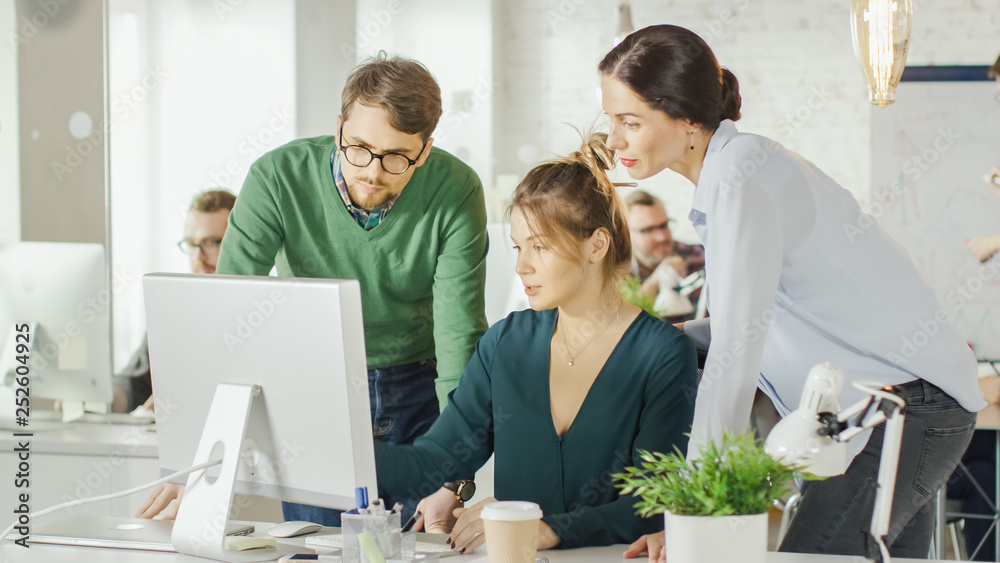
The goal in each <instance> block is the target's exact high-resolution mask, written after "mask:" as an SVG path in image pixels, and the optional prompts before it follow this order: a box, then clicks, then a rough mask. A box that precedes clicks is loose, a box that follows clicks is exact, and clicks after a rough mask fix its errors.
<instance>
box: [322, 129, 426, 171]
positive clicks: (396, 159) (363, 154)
mask: <svg viewBox="0 0 1000 563" xmlns="http://www.w3.org/2000/svg"><path fill="white" fill-rule="evenodd" d="M343 139H344V126H343V125H341V126H340V141H341V145H340V150H341V151H342V152H343V153H344V158H346V159H347V162H349V163H351V165H353V166H357V167H358V168H364V167H365V166H368V165H369V164H371V162H372V160H374V159H376V158H377V159H378V160H379V164H381V165H382V170H385V171H386V172H388V173H389V174H402V173H404V172H406V171H407V170H409V169H410V167H411V166H413V165H414V164H416V163H417V161H416V160H413V159H412V158H410V157H408V156H406V155H405V154H399V153H398V152H388V153H385V154H376V153H373V152H372V151H371V150H369V149H368V148H367V147H362V146H361V145H347V146H344V144H343ZM426 148H427V141H424V146H422V147H420V152H418V153H417V158H420V155H422V154H424V149H426Z"/></svg>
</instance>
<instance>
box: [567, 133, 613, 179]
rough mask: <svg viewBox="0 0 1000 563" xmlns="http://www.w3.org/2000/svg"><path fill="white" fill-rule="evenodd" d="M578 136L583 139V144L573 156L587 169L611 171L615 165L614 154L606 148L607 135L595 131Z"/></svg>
mask: <svg viewBox="0 0 1000 563" xmlns="http://www.w3.org/2000/svg"><path fill="white" fill-rule="evenodd" d="M580 136H581V137H583V144H582V145H580V150H579V151H578V152H576V153H574V154H573V156H575V157H578V158H580V159H581V160H582V161H583V163H584V164H586V165H587V167H588V168H591V169H598V170H601V171H607V170H611V168H612V167H613V166H614V165H615V153H614V151H612V150H611V149H609V148H608V134H607V133H598V132H596V131H595V132H591V133H590V134H588V135H584V134H582V133H581V135H580Z"/></svg>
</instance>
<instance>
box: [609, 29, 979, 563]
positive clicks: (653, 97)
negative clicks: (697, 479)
mask: <svg viewBox="0 0 1000 563" xmlns="http://www.w3.org/2000/svg"><path fill="white" fill-rule="evenodd" d="M598 68H599V70H600V72H601V75H602V77H601V85H602V88H603V106H604V110H605V112H606V113H607V114H608V116H609V118H610V120H611V134H610V137H609V139H608V146H609V147H610V148H612V149H614V150H615V151H616V152H617V156H618V158H619V159H620V161H621V163H622V164H623V165H624V166H626V167H627V168H628V173H629V176H631V177H632V178H634V179H643V178H648V177H650V176H652V175H654V174H656V173H658V172H660V171H662V170H664V169H666V168H669V169H671V170H673V171H675V172H677V173H679V174H681V175H682V176H684V177H685V178H687V179H688V180H690V181H691V183H692V184H694V185H695V191H694V200H693V204H692V210H691V213H690V216H689V218H690V219H691V221H692V223H693V224H694V228H695V230H696V231H697V232H698V235H699V236H700V237H701V240H702V242H703V243H704V244H705V251H706V271H707V274H708V286H709V290H708V296H709V308H710V311H711V318H710V319H704V320H703V321H691V322H688V323H685V325H684V326H683V329H684V332H685V333H686V334H687V335H688V336H690V337H691V338H692V339H694V340H695V341H696V342H698V343H699V344H701V345H702V346H706V345H709V343H710V346H709V347H708V350H709V351H708V359H707V362H706V365H705V371H704V376H703V378H702V381H701V384H700V387H699V390H698V398H697V400H696V404H695V416H694V425H693V428H692V439H691V441H690V443H689V447H688V452H689V455H691V453H692V452H697V451H698V448H699V446H700V444H701V443H702V442H704V441H706V440H719V439H720V438H721V436H722V433H723V431H724V430H733V431H743V430H745V429H746V428H747V423H748V420H749V416H750V408H751V404H752V402H753V397H754V391H755V389H757V388H760V389H762V390H763V391H764V392H765V393H767V395H768V396H769V397H770V398H771V400H772V401H773V402H774V405H775V407H776V408H777V410H778V411H779V412H780V413H781V414H782V415H786V414H788V413H789V412H790V411H791V410H793V409H794V408H795V407H796V406H797V405H798V401H799V397H800V395H801V393H802V388H803V386H804V383H805V380H806V374H807V373H808V372H809V369H810V368H811V367H812V366H813V365H815V364H817V363H820V362H831V363H832V364H834V365H835V366H837V367H839V368H840V369H841V370H843V372H844V374H845V377H846V379H847V381H846V382H845V389H844V396H843V398H842V401H843V403H842V404H844V405H849V404H852V403H853V402H854V401H855V400H857V399H860V398H861V394H860V392H858V391H856V390H854V389H853V388H852V387H851V386H850V385H849V383H851V382H853V381H861V380H875V381H879V382H882V383H884V384H887V385H895V386H896V389H897V390H898V391H899V392H900V393H901V394H902V395H903V397H904V398H905V399H906V401H907V405H908V409H907V413H906V414H907V416H906V427H905V431H904V436H903V443H902V453H901V454H900V463H899V474H898V478H897V481H896V491H895V499H894V502H893V507H892V522H891V526H890V533H889V536H888V537H887V539H886V545H888V546H889V550H890V553H891V554H892V555H893V556H899V557H916V558H923V557H926V555H927V552H928V547H929V542H930V537H931V527H932V512H933V511H932V503H930V500H931V499H932V498H933V497H934V494H935V493H936V491H937V490H938V488H939V487H940V486H941V485H943V484H944V482H945V481H946V480H947V479H948V476H949V475H950V474H951V472H952V470H953V469H954V468H955V466H956V463H957V462H958V460H959V458H960V457H961V456H962V452H963V451H964V450H965V447H966V444H967V443H968V441H969V437H970V436H971V435H972V430H973V427H974V425H975V421H976V417H975V414H974V412H975V411H977V410H979V409H981V408H982V407H984V406H985V405H986V403H985V402H984V401H983V398H982V394H981V392H980V391H979V388H978V386H977V384H976V361H975V358H974V356H973V354H972V352H971V351H970V350H969V348H968V347H967V346H966V345H965V343H964V341H963V339H962V338H961V337H960V336H959V334H958V333H957V331H956V330H955V329H954V327H953V326H952V325H951V323H950V321H949V319H948V318H947V317H948V315H947V314H946V313H945V312H944V311H942V310H940V309H939V307H938V305H937V303H936V301H935V297H934V294H933V292H932V291H931V290H930V289H929V288H928V287H927V285H926V284H925V283H924V282H923V281H922V280H921V278H920V276H919V274H918V273H917V271H916V269H915V268H914V266H913V264H912V263H911V262H910V259H909V258H908V257H907V256H906V255H905V254H904V253H903V252H902V251H901V250H900V249H899V247H898V246H896V244H895V243H894V242H893V241H892V240H891V239H890V238H889V236H888V235H887V234H886V233H885V232H883V231H882V230H881V229H879V228H878V226H877V225H874V221H873V220H872V219H871V218H870V217H868V216H866V215H865V214H864V213H863V212H862V211H861V209H860V207H859V206H858V203H857V202H856V201H855V199H854V197H852V195H851V194H850V192H848V191H847V190H845V189H843V188H842V187H840V186H839V185H838V184H837V183H836V182H834V181H833V180H832V179H831V178H830V177H829V176H827V175H826V174H824V173H823V172H822V171H821V170H819V169H818V168H816V166H815V165H813V164H812V163H811V162H809V161H807V160H805V159H804V158H802V157H801V156H799V155H797V154H795V153H793V152H791V151H789V150H787V149H785V148H784V147H782V146H781V145H779V144H778V143H776V142H774V141H772V140H769V139H766V138H764V137H760V136H757V135H749V134H742V133H739V132H737V130H736V126H735V125H734V124H733V122H734V121H735V120H737V119H739V117H740V104H741V99H740V94H739V85H738V83H737V80H736V77H735V76H734V75H733V73H731V72H730V71H728V70H726V69H721V68H720V67H719V64H718V62H717V61H716V59H715V56H714V55H713V54H712V51H711V49H710V48H709V47H708V45H707V44H706V43H705V42H704V41H703V40H702V39H701V38H700V37H698V36H697V35H695V34H694V33H692V32H691V31H688V30H686V29H684V28H680V27H676V26H670V25H658V26H652V27H647V28H645V29H642V30H640V31H637V32H635V33H633V34H632V35H630V36H628V37H627V38H626V39H625V40H624V41H622V42H621V44H620V45H618V46H617V47H615V49H613V50H612V51H611V52H610V53H608V54H607V56H605V58H604V60H603V61H601V63H600V65H599V67H598ZM709 323H711V329H710V330H709ZM883 433H884V427H882V426H880V427H878V428H876V429H875V430H874V431H873V432H870V437H869V436H867V435H862V436H859V437H858V438H856V439H855V440H853V441H852V442H850V443H849V444H848V449H849V455H851V456H852V457H853V461H852V462H851V464H850V467H849V468H848V470H847V472H846V473H845V474H844V475H842V476H839V477H834V478H831V479H828V480H826V481H822V482H816V483H810V485H809V486H808V487H807V488H806V489H805V491H804V494H803V498H802V504H801V508H800V509H799V511H798V513H797V515H796V517H795V519H794V520H793V521H792V523H791V527H790V529H789V530H788V533H787V535H786V539H785V541H784V542H783V543H782V545H781V548H780V549H781V550H782V551H794V552H806V553H832V554H844V555H865V554H866V546H865V543H866V541H865V530H866V529H867V527H868V523H869V522H870V521H871V514H872V506H873V502H874V487H873V486H872V483H873V481H874V479H875V476H876V473H877V471H878V461H879V455H880V450H881V445H882V439H883ZM859 490H861V491H865V490H867V491H866V492H864V493H863V494H860V495H859V494H858V491H859ZM644 540H648V542H649V551H650V553H651V556H650V559H651V560H655V559H656V558H657V555H660V554H661V549H660V547H661V546H662V543H663V536H662V535H654V536H647V537H646V538H644ZM644 540H640V541H639V542H637V543H636V544H635V545H633V548H632V549H631V550H630V551H629V553H628V555H630V556H635V555H637V554H638V553H640V552H641V550H642V549H643V548H645V547H646V542H645V541H644Z"/></svg>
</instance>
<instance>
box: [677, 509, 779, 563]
mask: <svg viewBox="0 0 1000 563" xmlns="http://www.w3.org/2000/svg"><path fill="white" fill-rule="evenodd" d="M664 524H665V525H666V544H667V563H727V562H729V561H733V562H737V561H738V562H739V563H764V558H765V554H766V553H767V514H766V513H765V514H751V515H749V516H679V515H677V514H670V513H669V512H667V513H665V514H664Z"/></svg>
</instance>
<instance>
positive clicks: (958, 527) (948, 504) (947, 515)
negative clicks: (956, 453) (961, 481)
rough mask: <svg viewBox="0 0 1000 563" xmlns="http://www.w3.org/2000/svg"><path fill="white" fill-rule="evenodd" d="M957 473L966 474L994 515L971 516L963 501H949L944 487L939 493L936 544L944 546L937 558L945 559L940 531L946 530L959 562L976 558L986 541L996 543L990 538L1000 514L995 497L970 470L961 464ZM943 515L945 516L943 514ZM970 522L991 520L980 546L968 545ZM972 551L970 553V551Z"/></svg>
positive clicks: (940, 548)
mask: <svg viewBox="0 0 1000 563" xmlns="http://www.w3.org/2000/svg"><path fill="white" fill-rule="evenodd" d="M956 471H962V472H964V473H965V476H966V478H967V479H968V480H969V482H970V483H971V484H972V486H973V487H974V488H975V490H976V494H977V495H979V496H981V497H982V498H983V499H985V500H986V503H987V505H988V506H989V509H990V510H991V511H992V513H988V514H970V513H966V512H963V502H964V501H963V500H962V499H953V500H949V499H947V497H946V492H945V489H944V488H943V487H942V489H941V491H939V492H938V507H939V508H938V532H937V533H936V534H935V539H936V543H939V544H942V545H940V547H939V548H938V549H937V553H936V557H937V558H939V559H943V558H944V547H943V541H942V540H943V537H942V536H943V534H942V532H941V531H940V530H941V529H942V528H946V529H947V530H948V532H949V535H950V536H951V542H952V546H954V551H955V556H956V560H958V561H968V560H971V558H973V557H975V556H976V554H977V553H979V551H980V549H982V548H983V546H984V544H985V542H986V541H994V540H993V539H992V538H991V537H990V532H995V531H996V529H997V523H998V519H1000V513H998V511H997V507H996V506H995V505H994V504H993V497H992V495H989V494H987V493H986V491H985V490H983V487H982V486H981V485H980V484H979V482H978V481H976V479H975V478H974V477H973V476H972V473H971V472H970V471H969V468H968V467H967V466H966V465H965V464H964V463H961V462H959V464H958V468H957V469H956ZM942 513H943V514H942ZM968 520H989V521H991V524H990V526H989V528H988V529H987V531H986V533H985V534H984V536H983V539H982V540H981V541H980V543H979V545H974V546H973V545H966V544H965V536H964V534H963V532H964V527H965V524H966V523H967V521H968ZM970 549H971V550H972V552H971V553H969V550H970Z"/></svg>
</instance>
